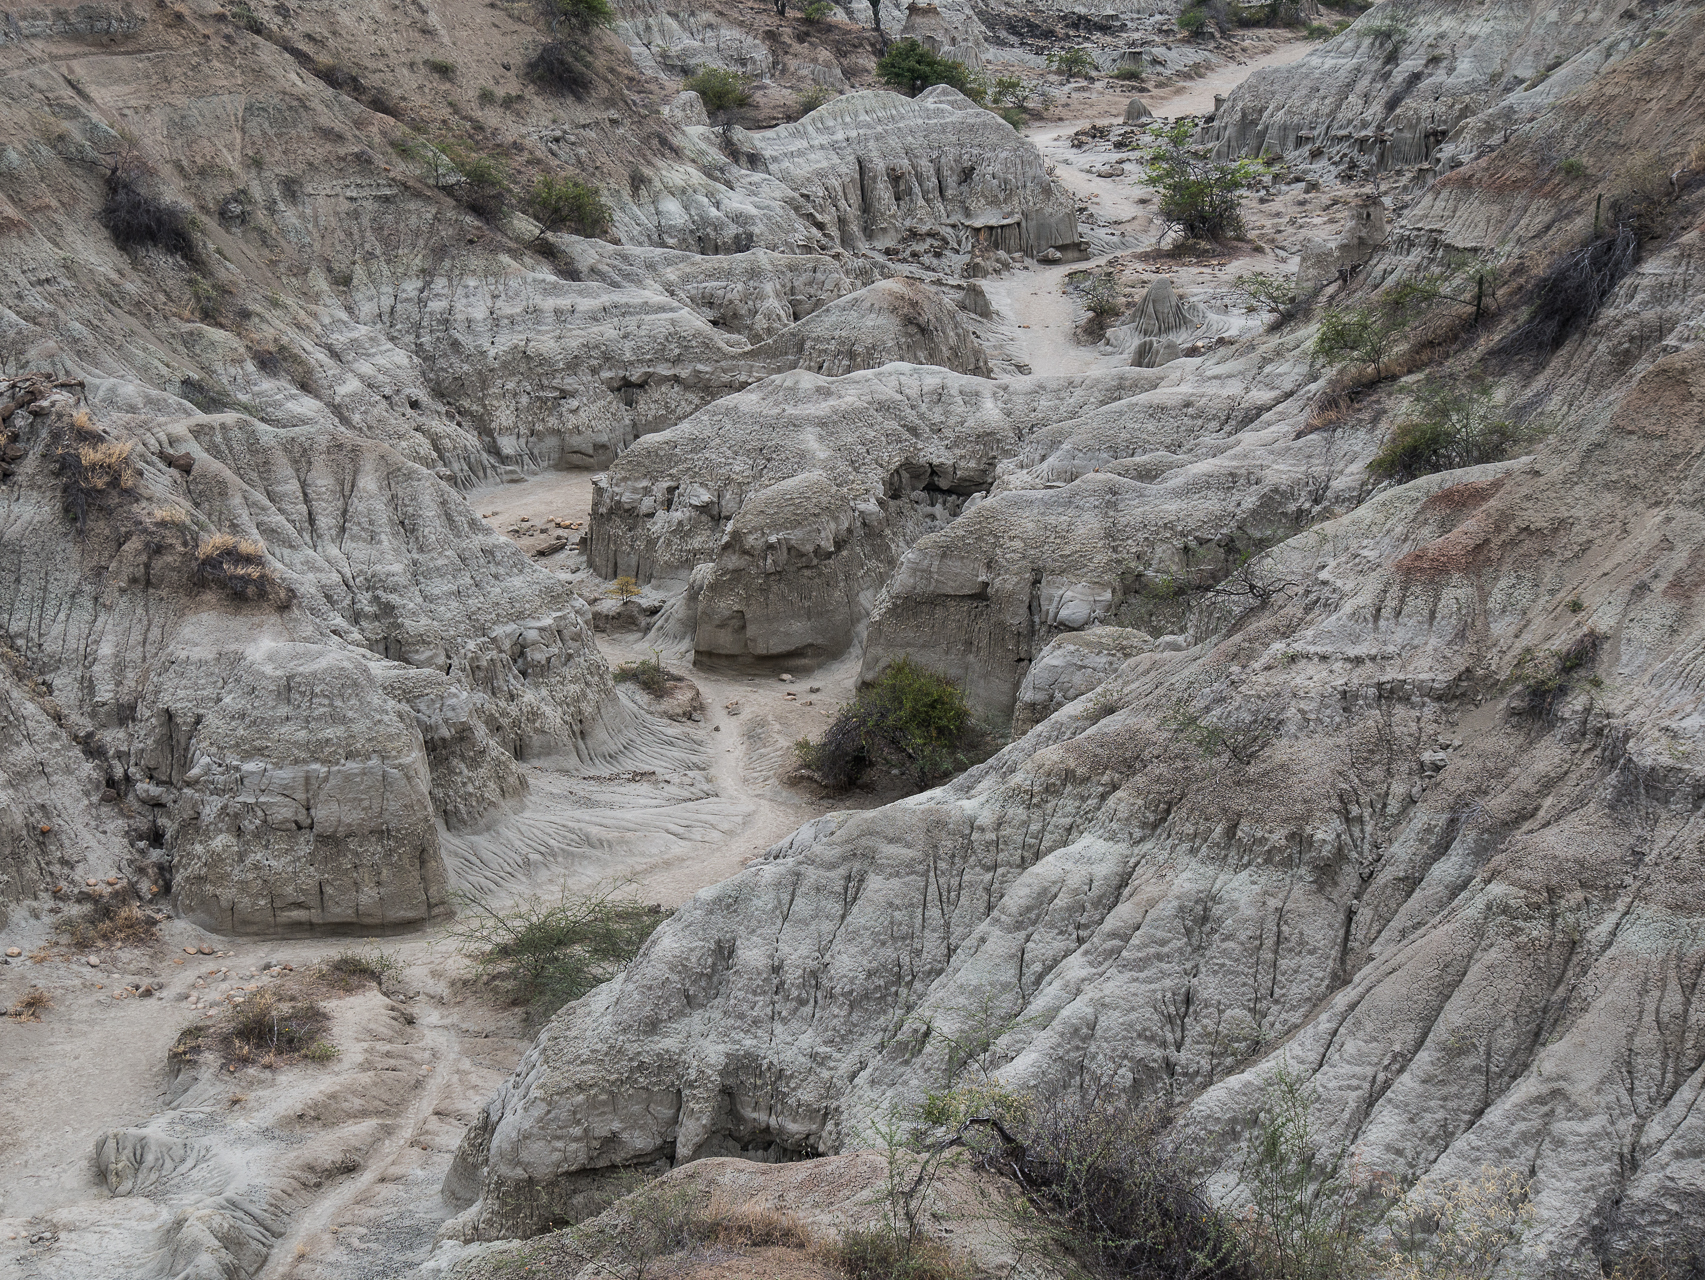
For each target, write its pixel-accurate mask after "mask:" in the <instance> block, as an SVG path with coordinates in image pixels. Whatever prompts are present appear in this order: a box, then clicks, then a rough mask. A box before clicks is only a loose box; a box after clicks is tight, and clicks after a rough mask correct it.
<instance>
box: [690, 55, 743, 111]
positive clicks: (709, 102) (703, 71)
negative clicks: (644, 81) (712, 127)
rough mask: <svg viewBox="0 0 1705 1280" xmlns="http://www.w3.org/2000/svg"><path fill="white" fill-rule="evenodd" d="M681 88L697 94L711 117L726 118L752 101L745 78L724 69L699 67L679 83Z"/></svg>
mask: <svg viewBox="0 0 1705 1280" xmlns="http://www.w3.org/2000/svg"><path fill="white" fill-rule="evenodd" d="M681 87H682V88H684V89H691V90H692V91H693V92H694V93H696V94H698V95H699V99H700V100H701V101H702V102H703V103H704V109H705V111H706V112H707V113H708V114H710V115H712V116H718V117H721V116H726V115H727V114H728V112H730V111H736V110H738V109H739V108H741V107H744V106H749V105H750V104H751V101H752V95H751V93H750V92H749V91H748V89H747V81H746V77H745V76H743V75H740V74H739V73H738V72H735V71H730V70H728V69H727V68H726V67H700V68H699V69H698V70H697V71H695V72H693V74H692V75H690V76H688V77H687V78H686V79H685V80H683V81H682V82H681Z"/></svg>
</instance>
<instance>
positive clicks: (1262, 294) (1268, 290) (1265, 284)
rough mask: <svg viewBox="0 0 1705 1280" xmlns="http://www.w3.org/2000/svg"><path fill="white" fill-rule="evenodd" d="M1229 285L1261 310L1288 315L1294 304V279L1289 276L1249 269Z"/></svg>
mask: <svg viewBox="0 0 1705 1280" xmlns="http://www.w3.org/2000/svg"><path fill="white" fill-rule="evenodd" d="M1231 287H1232V288H1233V289H1235V290H1236V291H1237V292H1238V293H1241V294H1242V295H1243V296H1244V297H1245V298H1247V299H1249V303H1250V305H1251V306H1253V307H1256V308H1258V309H1260V310H1262V311H1272V312H1274V313H1276V314H1278V315H1281V316H1283V315H1289V314H1290V313H1291V311H1292V310H1293V309H1294V308H1295V306H1296V296H1297V287H1296V281H1295V280H1294V279H1292V278H1291V277H1290V276H1276V275H1272V274H1269V273H1268V272H1265V271H1251V272H1249V274H1247V275H1241V276H1238V277H1237V278H1236V279H1234V280H1233V281H1232V282H1231Z"/></svg>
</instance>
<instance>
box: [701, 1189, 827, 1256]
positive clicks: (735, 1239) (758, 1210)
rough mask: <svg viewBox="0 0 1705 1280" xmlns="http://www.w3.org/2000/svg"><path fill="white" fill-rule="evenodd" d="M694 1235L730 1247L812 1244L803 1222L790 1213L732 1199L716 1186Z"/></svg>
mask: <svg viewBox="0 0 1705 1280" xmlns="http://www.w3.org/2000/svg"><path fill="white" fill-rule="evenodd" d="M694 1234H695V1235H697V1236H698V1238H699V1239H700V1240H702V1241H704V1242H706V1243H708V1244H720V1245H725V1246H727V1247H729V1248H731V1249H761V1248H766V1247H771V1246H774V1247H779V1248H784V1249H807V1248H810V1247H811V1245H812V1244H813V1243H814V1241H813V1239H812V1236H811V1233H810V1231H809V1230H807V1229H806V1226H805V1224H804V1223H803V1222H801V1221H800V1220H799V1219H798V1218H796V1217H794V1215H793V1214H791V1213H786V1212H784V1211H783V1210H781V1209H777V1208H773V1207H771V1206H769V1205H761V1204H758V1203H757V1202H756V1201H752V1200H740V1201H734V1200H732V1198H731V1197H730V1196H729V1193H728V1192H726V1191H724V1190H722V1189H720V1188H719V1189H717V1190H716V1191H714V1192H713V1193H712V1194H711V1198H710V1203H709V1204H708V1205H706V1206H705V1209H704V1212H703V1213H702V1214H701V1215H700V1216H699V1220H698V1223H697V1227H696V1230H695V1232H694Z"/></svg>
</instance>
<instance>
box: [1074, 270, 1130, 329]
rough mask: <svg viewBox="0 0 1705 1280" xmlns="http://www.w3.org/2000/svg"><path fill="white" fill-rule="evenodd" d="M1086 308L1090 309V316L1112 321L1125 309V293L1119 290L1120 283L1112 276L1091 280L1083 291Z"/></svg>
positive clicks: (1097, 277) (1102, 276) (1099, 276)
mask: <svg viewBox="0 0 1705 1280" xmlns="http://www.w3.org/2000/svg"><path fill="white" fill-rule="evenodd" d="M1083 303H1084V306H1086V307H1088V308H1089V314H1090V315H1092V316H1098V317H1100V318H1101V319H1102V320H1104V321H1105V320H1111V319H1112V318H1113V317H1114V316H1117V315H1119V314H1120V313H1121V312H1122V311H1124V309H1125V295H1124V291H1123V290H1121V289H1120V288H1119V282H1118V281H1117V280H1115V279H1114V278H1113V277H1112V276H1110V275H1098V276H1094V277H1092V278H1091V280H1090V281H1089V283H1088V284H1087V285H1085V286H1084V290H1083Z"/></svg>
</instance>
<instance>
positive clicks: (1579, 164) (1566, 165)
mask: <svg viewBox="0 0 1705 1280" xmlns="http://www.w3.org/2000/svg"><path fill="white" fill-rule="evenodd" d="M1557 172H1558V173H1560V174H1562V175H1563V176H1564V177H1565V178H1584V177H1586V176H1587V163H1586V161H1585V160H1577V159H1575V158H1574V157H1573V156H1571V157H1569V158H1568V159H1567V160H1561V161H1559V162H1558V164H1557Z"/></svg>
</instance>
